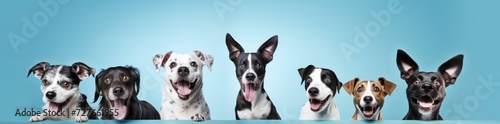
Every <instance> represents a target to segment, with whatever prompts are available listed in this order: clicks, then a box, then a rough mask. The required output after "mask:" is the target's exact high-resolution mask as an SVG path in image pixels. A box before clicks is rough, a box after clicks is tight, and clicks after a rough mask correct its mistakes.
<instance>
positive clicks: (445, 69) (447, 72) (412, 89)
mask: <svg viewBox="0 0 500 124" xmlns="http://www.w3.org/2000/svg"><path fill="white" fill-rule="evenodd" d="M463 59H464V55H462V54H459V55H456V56H455V57H453V58H451V59H449V60H448V61H446V62H444V63H443V64H442V65H441V66H439V68H438V69H437V72H424V71H419V67H418V65H417V63H416V62H415V61H414V60H413V59H412V58H411V57H410V56H409V55H408V54H407V53H406V52H404V51H403V50H398V53H397V58H396V63H397V65H398V69H399V71H400V72H401V75H400V76H401V78H402V79H403V80H405V81H406V84H407V85H408V87H407V88H406V97H407V99H408V105H409V110H408V113H407V114H406V116H405V117H404V118H403V120H443V118H442V117H441V115H439V109H440V108H441V103H443V100H444V97H445V96H446V91H445V88H446V87H448V86H450V85H453V84H455V81H456V79H457V77H458V75H459V74H460V72H461V71H462V65H463Z"/></svg>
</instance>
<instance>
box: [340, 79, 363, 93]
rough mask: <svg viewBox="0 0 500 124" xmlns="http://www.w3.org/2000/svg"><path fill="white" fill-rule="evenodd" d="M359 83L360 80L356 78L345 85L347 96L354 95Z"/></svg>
mask: <svg viewBox="0 0 500 124" xmlns="http://www.w3.org/2000/svg"><path fill="white" fill-rule="evenodd" d="M358 81H359V78H358V77H356V78H354V79H352V80H350V81H348V82H347V83H345V84H344V85H343V87H344V90H345V91H346V92H347V94H349V95H352V94H354V86H356V83H358Z"/></svg>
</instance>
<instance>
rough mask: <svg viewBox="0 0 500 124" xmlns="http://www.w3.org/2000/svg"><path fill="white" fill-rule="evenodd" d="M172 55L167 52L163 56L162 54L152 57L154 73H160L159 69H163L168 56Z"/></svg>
mask: <svg viewBox="0 0 500 124" xmlns="http://www.w3.org/2000/svg"><path fill="white" fill-rule="evenodd" d="M171 54H172V51H169V52H167V53H165V55H162V54H156V55H155V56H153V65H155V70H156V73H158V72H159V71H160V68H161V67H163V65H164V64H165V62H167V60H168V58H170V55H171Z"/></svg>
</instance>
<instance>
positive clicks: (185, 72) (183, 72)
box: [177, 67, 189, 76]
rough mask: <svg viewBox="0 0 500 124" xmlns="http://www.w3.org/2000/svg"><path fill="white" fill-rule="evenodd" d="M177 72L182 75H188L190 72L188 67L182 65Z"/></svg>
mask: <svg viewBox="0 0 500 124" xmlns="http://www.w3.org/2000/svg"><path fill="white" fill-rule="evenodd" d="M177 73H179V75H180V76H186V75H188V74H189V69H188V68H187V67H180V68H179V70H177Z"/></svg>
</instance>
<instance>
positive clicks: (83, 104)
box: [28, 62, 97, 122]
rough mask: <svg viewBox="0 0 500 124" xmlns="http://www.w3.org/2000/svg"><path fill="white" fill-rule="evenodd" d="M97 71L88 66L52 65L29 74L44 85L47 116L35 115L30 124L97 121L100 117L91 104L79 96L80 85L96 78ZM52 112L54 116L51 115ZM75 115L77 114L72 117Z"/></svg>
mask: <svg viewBox="0 0 500 124" xmlns="http://www.w3.org/2000/svg"><path fill="white" fill-rule="evenodd" d="M94 72H95V70H94V69H93V68H91V67H89V66H87V65H86V64H84V63H81V62H76V63H73V65H71V66H66V65H50V64H49V63H48V62H40V63H38V64H36V65H35V66H33V67H32V68H31V69H30V70H29V71H28V77H29V76H30V74H31V73H34V74H35V77H36V78H38V79H40V80H41V81H42V86H41V90H42V93H43V98H42V100H43V102H45V106H43V110H44V113H42V114H40V115H35V116H33V117H31V118H30V119H29V121H30V122H36V121H42V120H45V119H53V120H63V119H75V120H76V121H77V122H85V121H87V120H88V119H97V115H96V114H95V113H94V111H93V109H92V108H91V107H90V105H89V104H88V103H87V97H86V96H85V95H84V94H82V93H80V92H79V90H80V89H79V85H80V82H81V81H82V80H84V79H86V78H87V77H89V76H90V75H92V76H94ZM49 111H50V112H49ZM73 111H75V112H79V113H77V114H70V113H72V112H73Z"/></svg>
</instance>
